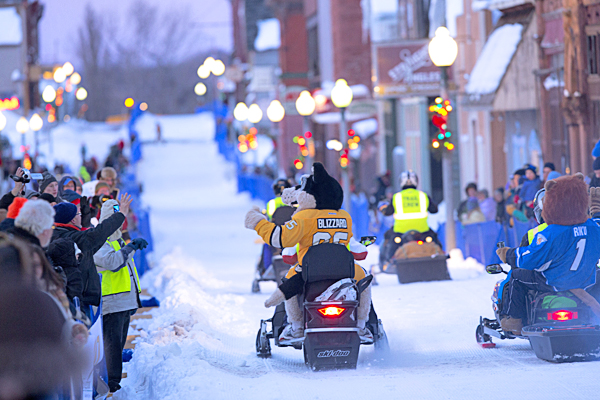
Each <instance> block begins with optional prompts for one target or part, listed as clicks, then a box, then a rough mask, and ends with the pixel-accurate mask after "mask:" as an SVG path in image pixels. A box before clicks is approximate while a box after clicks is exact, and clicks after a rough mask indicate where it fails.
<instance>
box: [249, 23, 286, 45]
mask: <svg viewBox="0 0 600 400" xmlns="http://www.w3.org/2000/svg"><path fill="white" fill-rule="evenodd" d="M256 24H257V25H258V35H256V39H255V40H254V49H255V50H256V51H267V50H277V49H278V48H279V46H281V36H280V31H279V20H278V19H277V18H270V19H265V20H262V21H258V22H257V23H256Z"/></svg>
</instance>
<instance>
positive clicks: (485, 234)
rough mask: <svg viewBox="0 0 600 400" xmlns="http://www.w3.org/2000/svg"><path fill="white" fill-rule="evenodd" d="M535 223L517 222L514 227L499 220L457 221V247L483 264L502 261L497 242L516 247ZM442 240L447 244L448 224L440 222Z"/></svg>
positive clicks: (439, 232) (439, 236) (439, 233)
mask: <svg viewBox="0 0 600 400" xmlns="http://www.w3.org/2000/svg"><path fill="white" fill-rule="evenodd" d="M534 226H535V224H532V223H529V222H525V223H523V222H515V225H514V226H513V227H510V226H508V225H507V224H500V223H498V222H494V221H490V222H480V223H477V224H470V225H462V224H461V223H460V222H456V247H457V248H459V249H461V250H462V252H463V255H464V256H465V257H473V258H474V259H476V260H477V261H478V262H480V263H482V264H494V263H498V262H500V259H499V258H498V256H497V255H496V243H498V242H500V241H502V242H504V243H505V244H506V246H507V247H516V246H519V244H520V243H521V238H522V237H523V235H525V234H526V233H527V231H528V230H529V229H531V228H533V227H534ZM437 234H438V238H439V239H440V242H442V244H443V245H444V246H445V245H446V224H445V223H443V224H440V227H439V229H438V232H437Z"/></svg>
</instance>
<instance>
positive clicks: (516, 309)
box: [502, 268, 554, 324]
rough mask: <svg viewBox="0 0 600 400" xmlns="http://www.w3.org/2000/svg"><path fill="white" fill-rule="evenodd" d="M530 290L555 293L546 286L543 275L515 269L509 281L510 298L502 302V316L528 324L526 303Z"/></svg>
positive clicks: (508, 292) (551, 288) (550, 287)
mask: <svg viewBox="0 0 600 400" xmlns="http://www.w3.org/2000/svg"><path fill="white" fill-rule="evenodd" d="M529 289H533V290H536V291H538V292H554V288H553V287H552V286H549V285H547V284H546V278H544V276H543V275H542V274H541V273H539V272H537V271H530V270H528V269H521V268H515V269H513V270H512V273H511V277H510V280H509V281H508V291H507V294H508V296H507V298H506V299H504V300H503V301H502V303H503V305H502V308H503V310H502V311H503V312H502V314H505V315H510V316H511V317H513V318H521V320H522V321H523V324H525V323H527V307H526V301H527V291H528V290H529Z"/></svg>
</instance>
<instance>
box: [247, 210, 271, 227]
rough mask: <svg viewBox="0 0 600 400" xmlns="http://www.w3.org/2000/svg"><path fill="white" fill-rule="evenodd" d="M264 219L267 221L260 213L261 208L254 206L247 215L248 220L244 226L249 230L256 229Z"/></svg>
mask: <svg viewBox="0 0 600 400" xmlns="http://www.w3.org/2000/svg"><path fill="white" fill-rule="evenodd" d="M263 219H264V220H266V219H267V217H265V216H264V215H263V213H261V212H260V208H258V207H256V206H254V207H252V209H251V210H250V211H248V213H247V214H246V220H245V221H244V226H245V227H246V228H248V229H254V228H256V225H258V223H259V222H260V221H261V220H263Z"/></svg>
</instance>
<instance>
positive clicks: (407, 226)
mask: <svg viewBox="0 0 600 400" xmlns="http://www.w3.org/2000/svg"><path fill="white" fill-rule="evenodd" d="M418 184H419V177H418V176H417V174H416V173H415V172H414V171H412V170H408V171H404V172H402V173H401V174H400V187H401V189H400V191H399V192H398V193H396V194H394V196H393V197H392V202H391V203H386V202H382V203H380V204H379V207H378V208H379V211H381V212H382V213H383V215H386V216H389V215H393V216H394V226H393V227H392V229H390V230H389V231H387V232H386V233H385V242H384V244H383V249H382V251H381V256H380V262H381V263H382V264H383V262H384V261H386V260H389V259H391V258H392V256H393V255H394V253H395V251H396V249H397V248H398V247H400V242H397V241H396V240H394V239H395V238H396V237H400V236H402V235H403V234H405V233H406V232H409V231H417V232H420V233H427V234H429V235H431V237H432V239H433V240H434V241H435V242H436V243H438V244H439V242H438V240H437V235H436V234H435V232H433V231H432V230H431V229H430V228H429V224H428V222H427V219H428V217H429V213H431V214H435V213H437V212H438V207H437V204H435V203H434V202H433V201H432V200H431V198H430V197H429V195H428V194H427V193H425V192H422V191H420V190H418V189H417V186H418ZM440 247H441V245H440Z"/></svg>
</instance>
